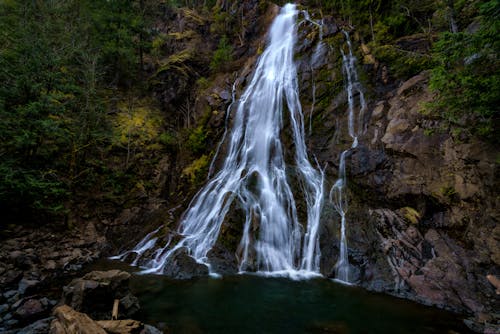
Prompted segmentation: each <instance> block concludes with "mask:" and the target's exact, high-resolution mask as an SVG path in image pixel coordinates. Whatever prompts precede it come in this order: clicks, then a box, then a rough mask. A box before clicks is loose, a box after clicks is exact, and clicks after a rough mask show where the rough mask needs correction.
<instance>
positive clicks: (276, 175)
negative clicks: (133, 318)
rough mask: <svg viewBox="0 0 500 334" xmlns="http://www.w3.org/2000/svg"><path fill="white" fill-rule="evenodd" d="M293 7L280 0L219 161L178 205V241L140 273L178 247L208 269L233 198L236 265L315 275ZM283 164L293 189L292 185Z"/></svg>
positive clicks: (316, 175)
mask: <svg viewBox="0 0 500 334" xmlns="http://www.w3.org/2000/svg"><path fill="white" fill-rule="evenodd" d="M297 14H298V10H297V9H296V6H295V5H292V4H287V5H285V6H284V7H283V8H282V9H281V11H280V13H279V15H278V16H277V17H276V18H275V20H274V22H273V24H272V26H271V29H270V31H269V42H268V45H267V47H266V49H265V51H264V52H263V53H262V55H261V56H260V58H259V60H258V63H257V66H256V69H255V73H254V74H253V78H252V80H251V82H250V84H249V85H248V87H247V88H246V90H245V91H244V93H243V94H242V96H241V98H240V99H239V101H237V110H236V112H235V114H234V119H233V124H232V129H231V131H230V134H229V137H228V143H227V144H226V145H227V146H228V149H227V155H226V157H225V160H224V162H223V166H222V168H221V169H220V171H219V172H217V173H216V174H215V175H214V176H213V177H212V178H211V179H210V180H209V181H208V182H207V184H206V185H205V186H204V187H203V188H202V189H201V190H200V191H199V192H198V194H197V195H196V196H195V197H194V199H193V200H192V202H191V204H190V206H189V208H188V210H187V211H186V212H185V214H184V216H183V218H182V220H181V222H180V226H179V229H178V232H179V234H180V235H181V236H182V238H181V239H180V241H179V242H177V243H176V244H175V245H173V246H172V245H170V244H168V245H166V246H165V247H163V248H159V249H157V250H156V251H155V252H154V256H153V258H152V259H151V260H149V261H147V262H146V263H144V266H145V267H146V268H147V269H146V272H150V273H162V272H163V270H164V268H165V266H166V265H167V263H168V259H169V257H171V256H172V255H173V254H174V252H176V251H177V250H179V249H180V248H185V249H186V250H187V252H188V254H189V255H190V256H191V257H193V258H194V259H195V260H196V261H197V262H199V263H203V264H205V265H207V266H208V268H209V270H210V263H209V260H208V258H207V253H208V252H209V251H210V249H212V247H213V246H214V244H215V242H216V241H217V238H218V237H219V233H220V229H221V225H222V223H223V221H224V219H225V217H226V215H227V214H228V212H229V210H230V208H231V205H232V203H233V202H234V201H237V202H239V203H238V206H239V207H241V208H243V210H244V211H245V216H246V218H245V222H244V226H243V236H242V238H241V242H240V246H239V249H238V262H239V270H240V271H247V270H251V271H257V272H259V273H262V274H265V275H270V274H271V275H272V274H280V275H283V274H285V275H289V276H297V275H305V276H308V275H315V274H316V275H317V274H319V259H320V251H319V236H318V229H319V218H320V212H321V209H322V206H323V180H324V175H323V171H322V170H320V169H317V168H314V167H313V166H312V165H311V163H310V162H309V158H308V155H307V151H306V145H305V138H304V137H305V134H304V120H303V113H302V108H301V105H300V102H299V96H298V84H297V72H296V66H295V63H294V60H293V56H294V46H295V43H296V39H297V31H296V29H297V26H296V17H297ZM233 94H234V90H233ZM286 116H288V119H289V120H288V122H289V124H290V127H291V129H290V130H291V131H290V133H289V135H290V137H291V139H292V140H293V144H294V148H295V152H294V163H293V164H291V165H288V166H287V164H286V162H285V156H284V152H283V144H282V141H281V137H282V135H283V133H282V132H283V123H284V117H286ZM287 131H289V130H287ZM212 166H213V164H212ZM290 171H292V173H293V174H294V175H295V177H296V178H297V179H298V182H297V183H298V184H300V187H301V189H293V191H292V186H291V185H290V180H289V178H290ZM294 194H303V197H304V198H301V199H300V200H303V201H304V202H305V203H306V206H307V221H306V222H300V221H299V218H298V215H297V208H296V199H295V198H294ZM152 244H154V241H153V240H152V239H151V240H143V241H141V243H140V244H139V245H137V247H136V250H134V251H142V252H144V251H145V250H144V248H146V247H147V246H149V245H152ZM117 258H123V257H122V256H119V257H117Z"/></svg>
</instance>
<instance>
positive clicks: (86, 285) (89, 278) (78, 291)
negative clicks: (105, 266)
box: [62, 270, 139, 320]
mask: <svg viewBox="0 0 500 334" xmlns="http://www.w3.org/2000/svg"><path fill="white" fill-rule="evenodd" d="M129 279H130V274H129V273H127V272H124V271H120V270H109V271H92V272H90V273H88V274H86V275H85V276H83V277H82V278H78V279H74V280H73V281H71V283H70V284H68V285H67V286H65V287H64V288H63V298H62V302H63V303H65V304H67V305H69V306H71V307H72V308H74V309H75V310H77V311H80V312H84V313H87V314H89V315H90V316H91V317H92V318H94V319H97V320H100V319H109V318H110V316H111V309H112V306H113V301H114V300H115V299H120V300H122V301H123V304H120V308H119V310H120V315H122V316H126V317H130V316H132V315H133V314H134V313H136V312H137V311H138V310H139V301H138V300H137V298H136V297H135V296H133V295H132V294H131V292H130V288H129Z"/></svg>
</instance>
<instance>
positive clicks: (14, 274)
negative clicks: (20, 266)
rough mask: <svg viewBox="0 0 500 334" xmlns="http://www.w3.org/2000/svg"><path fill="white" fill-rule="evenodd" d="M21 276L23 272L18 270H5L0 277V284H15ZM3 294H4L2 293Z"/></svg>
mask: <svg viewBox="0 0 500 334" xmlns="http://www.w3.org/2000/svg"><path fill="white" fill-rule="evenodd" d="M22 277H23V272H22V271H19V270H12V269H11V270H7V272H6V273H5V274H3V275H2V276H1V277H0V285H10V284H15V283H17V282H18V281H19V280H21V278H22ZM4 295H5V294H4Z"/></svg>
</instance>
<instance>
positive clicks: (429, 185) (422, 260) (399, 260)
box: [312, 73, 500, 327]
mask: <svg viewBox="0 0 500 334" xmlns="http://www.w3.org/2000/svg"><path fill="white" fill-rule="evenodd" d="M427 82H428V74H427V73H421V74H419V75H417V76H415V77H413V78H411V79H409V80H408V81H406V82H403V83H402V84H401V85H400V86H399V88H397V89H395V90H394V91H390V92H389V93H388V94H386V95H385V97H384V98H383V99H381V100H380V101H378V102H375V103H373V104H372V108H371V111H372V112H371V118H370V119H369V120H367V123H366V126H367V130H366V132H365V133H364V134H363V136H362V137H361V138H360V145H359V146H358V147H357V148H356V149H355V150H353V151H352V152H351V154H350V155H349V157H348V159H347V166H348V167H347V168H348V174H349V177H348V184H349V186H348V187H349V204H350V208H349V212H348V218H347V219H348V222H349V227H348V244H349V251H350V261H351V263H352V264H353V267H355V268H357V269H354V270H352V274H353V275H352V278H353V280H355V281H357V283H358V284H361V285H362V286H365V287H367V288H369V289H375V290H378V291H386V292H389V293H392V294H396V295H400V296H404V297H406V298H411V299H415V300H418V301H420V302H423V303H426V304H430V305H437V306H439V307H444V308H448V309H451V310H455V311H458V312H462V313H469V314H474V315H475V317H476V321H479V322H482V323H484V324H486V327H488V326H489V325H488V324H492V323H495V321H498V319H495V314H494V313H493V311H494V310H495V309H498V307H499V301H498V298H496V296H495V289H494V287H493V285H492V284H490V283H488V280H487V275H489V274H491V275H498V273H499V270H500V268H499V262H498V257H499V250H500V235H499V232H500V231H499V227H498V224H497V222H498V220H499V218H500V217H499V215H498V211H497V210H495V209H494V208H496V207H498V204H499V203H498V190H497V189H498V186H499V184H498V177H497V175H498V164H497V163H496V162H495V149H494V148H492V147H490V146H489V145H488V144H487V143H482V142H478V141H474V140H470V141H468V142H463V141H461V140H460V139H459V138H456V137H454V136H453V135H452V134H450V133H447V132H446V131H444V130H443V123H442V122H441V121H440V120H439V119H438V118H435V117H431V116H428V115H427V114H426V113H425V109H424V107H425V104H426V103H427V102H429V101H431V100H432V98H433V95H432V93H430V92H429V90H428V86H427ZM336 116H338V115H335V116H334V115H332V116H330V117H332V118H333V117H336ZM341 117H342V116H341ZM324 124H325V125H328V124H335V123H334V122H333V121H330V120H328V117H327V118H326V120H325V122H324ZM345 124H347V123H345ZM328 131H332V132H334V131H339V129H338V128H329V130H328V129H323V128H321V129H319V130H318V132H320V133H322V132H328ZM342 136H345V134H342V132H341V134H340V136H339V137H338V138H337V140H338V141H339V142H340V143H342V140H343V139H342ZM312 140H313V141H315V140H316V139H315V138H314V134H313V138H312ZM334 140H335V138H333V137H332V138H331V139H330V141H329V142H326V143H325V144H324V145H322V146H319V147H316V148H315V149H313V152H314V150H316V152H315V154H316V155H317V156H321V157H324V158H323V159H325V158H326V157H328V156H330V157H337V156H338V154H339V153H340V152H341V149H342V148H341V147H342V145H337V146H340V147H337V148H336V147H335V142H334ZM326 159H328V158H326ZM327 161H331V160H327ZM335 164H336V163H335V161H332V162H331V165H333V166H334V167H333V170H331V171H330V172H329V174H330V175H331V176H328V181H329V182H330V183H332V182H334V180H335V177H336V176H335ZM327 172H328V171H327ZM332 174H333V175H332ZM330 210H331V209H328V207H326V208H325V214H324V216H325V217H324V221H325V223H326V225H325V226H324V228H323V229H324V231H323V233H324V236H323V237H322V238H323V242H322V248H323V249H322V254H323V255H325V254H326V255H327V256H328V259H323V260H322V261H323V270H324V271H325V273H327V274H328V273H329V271H330V270H331V269H330V268H332V266H333V264H334V263H335V260H334V259H336V257H337V256H338V255H337V254H338V249H337V248H336V247H335V246H334V247H333V248H332V246H331V245H332V244H336V243H338V221H339V218H338V217H337V216H336V214H335V213H334V212H330ZM331 259H333V260H331Z"/></svg>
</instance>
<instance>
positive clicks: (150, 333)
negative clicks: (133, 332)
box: [140, 324, 163, 334]
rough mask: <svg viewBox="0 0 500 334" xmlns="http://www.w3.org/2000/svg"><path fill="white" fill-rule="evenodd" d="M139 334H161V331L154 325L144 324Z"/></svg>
mask: <svg viewBox="0 0 500 334" xmlns="http://www.w3.org/2000/svg"><path fill="white" fill-rule="evenodd" d="M140 334H163V332H162V331H161V330H159V329H158V328H156V327H153V326H151V325H147V324H145V325H144V328H143V329H142V331H141V333H140Z"/></svg>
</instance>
